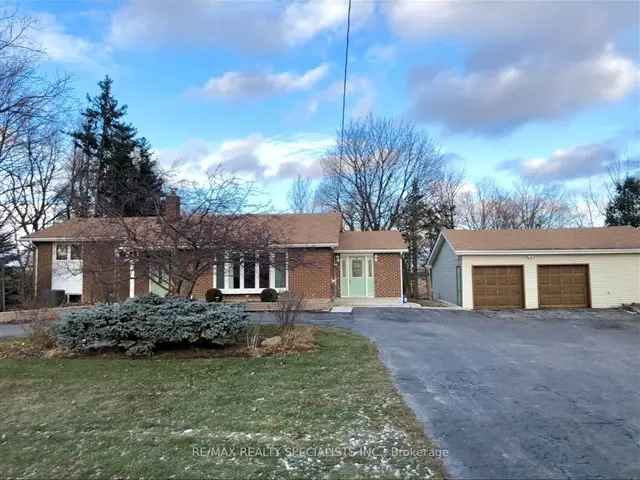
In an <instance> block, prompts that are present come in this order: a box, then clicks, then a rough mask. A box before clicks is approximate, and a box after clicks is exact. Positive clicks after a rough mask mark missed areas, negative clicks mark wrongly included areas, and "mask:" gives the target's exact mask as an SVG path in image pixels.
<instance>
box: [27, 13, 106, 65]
mask: <svg viewBox="0 0 640 480" xmlns="http://www.w3.org/2000/svg"><path fill="white" fill-rule="evenodd" d="M35 20H36V23H35V25H34V27H33V28H32V29H31V30H30V31H29V37H30V39H31V41H32V42H33V43H34V44H35V45H36V46H37V48H40V49H42V50H43V51H44V52H45V54H46V56H47V58H48V60H50V61H52V62H58V63H64V64H67V65H73V66H78V67H83V68H93V69H98V68H102V66H103V65H104V64H105V63H108V62H110V59H109V55H108V51H107V50H106V49H105V48H104V47H103V46H101V45H99V44H97V43H94V42H91V41H89V40H86V39H84V38H81V37H77V36H74V35H71V34H69V33H66V32H65V30H64V27H63V26H62V25H61V24H60V23H59V22H58V21H57V19H56V17H55V16H53V15H51V14H47V13H42V14H38V15H36V16H35Z"/></svg>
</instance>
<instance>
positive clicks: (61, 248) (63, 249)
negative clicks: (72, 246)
mask: <svg viewBox="0 0 640 480" xmlns="http://www.w3.org/2000/svg"><path fill="white" fill-rule="evenodd" d="M68 251H69V250H68V249H67V245H65V244H61V243H59V244H57V245H56V260H67V259H68V256H67V254H68Z"/></svg>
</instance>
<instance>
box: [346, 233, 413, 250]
mask: <svg viewBox="0 0 640 480" xmlns="http://www.w3.org/2000/svg"><path fill="white" fill-rule="evenodd" d="M406 248H407V245H406V243H405V241H404V238H402V235H401V234H400V232H398V231H396V230H384V231H377V232H342V233H340V242H339V244H338V250H347V251H348V250H353V251H358V250H374V251H375V250H380V251H382V250H405V249H406Z"/></svg>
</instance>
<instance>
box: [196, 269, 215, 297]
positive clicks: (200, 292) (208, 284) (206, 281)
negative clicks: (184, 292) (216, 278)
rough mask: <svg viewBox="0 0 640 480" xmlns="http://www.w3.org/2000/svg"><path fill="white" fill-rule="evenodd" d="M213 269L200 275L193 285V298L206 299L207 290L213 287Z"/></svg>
mask: <svg viewBox="0 0 640 480" xmlns="http://www.w3.org/2000/svg"><path fill="white" fill-rule="evenodd" d="M211 270H212V271H210V272H207V273H204V274H202V275H200V276H199V277H198V279H197V280H196V284H195V285H194V286H193V292H192V295H193V298H197V299H199V300H204V295H205V293H207V290H209V289H210V288H213V268H212V269H211Z"/></svg>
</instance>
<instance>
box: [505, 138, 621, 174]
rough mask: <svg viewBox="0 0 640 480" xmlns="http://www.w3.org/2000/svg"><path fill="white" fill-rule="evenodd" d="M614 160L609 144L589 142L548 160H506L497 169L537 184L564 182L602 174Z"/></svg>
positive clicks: (614, 153) (553, 155) (562, 150)
mask: <svg viewBox="0 0 640 480" xmlns="http://www.w3.org/2000/svg"><path fill="white" fill-rule="evenodd" d="M617 158H618V152H617V151H616V149H615V147H614V145H613V144H611V143H610V142H605V143H593V144H587V145H575V146H571V147H569V148H563V149H557V150H555V151H554V152H552V153H551V155H549V156H548V157H535V158H526V159H517V160H509V161H506V162H503V163H502V164H501V165H500V168H501V169H503V170H507V171H511V172H513V173H515V174H517V175H520V176H523V177H526V178H529V179H532V180H534V181H537V182H552V181H565V180H573V179H578V178H588V177H591V176H594V175H600V174H603V173H605V172H606V171H607V167H608V166H609V165H611V164H612V163H613V162H614V161H616V159H617Z"/></svg>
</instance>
